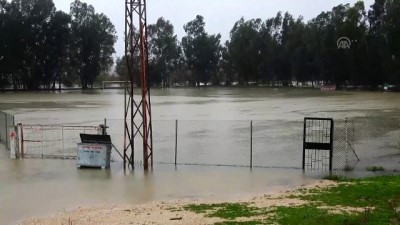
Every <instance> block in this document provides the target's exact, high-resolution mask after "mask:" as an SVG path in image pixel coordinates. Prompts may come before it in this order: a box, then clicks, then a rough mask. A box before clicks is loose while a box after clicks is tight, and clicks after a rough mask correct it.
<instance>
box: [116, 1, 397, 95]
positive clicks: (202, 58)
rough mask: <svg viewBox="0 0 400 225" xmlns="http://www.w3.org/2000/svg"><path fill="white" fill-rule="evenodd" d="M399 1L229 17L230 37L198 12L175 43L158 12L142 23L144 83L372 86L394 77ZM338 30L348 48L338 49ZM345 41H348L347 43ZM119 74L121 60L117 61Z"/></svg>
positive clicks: (168, 25) (167, 24)
mask: <svg viewBox="0 0 400 225" xmlns="http://www.w3.org/2000/svg"><path fill="white" fill-rule="evenodd" d="M399 12H400V1H397V0H376V1H375V3H374V4H373V5H372V6H371V7H370V9H366V6H365V5H364V3H363V2H362V1H360V2H357V3H356V4H354V5H353V6H351V5H349V4H346V5H343V4H342V5H339V6H337V7H334V8H333V9H332V10H331V11H328V12H322V13H321V14H320V15H318V16H317V17H315V18H314V19H312V20H310V21H308V22H305V21H304V20H303V18H302V17H299V18H297V19H296V18H294V17H293V16H292V15H291V14H289V13H284V14H283V13H281V12H279V13H278V14H277V15H276V16H275V17H273V18H269V19H267V20H265V21H263V20H261V19H251V20H245V19H243V18H242V19H240V20H239V21H237V22H236V23H235V24H234V26H233V28H232V30H231V32H230V39H229V40H228V41H226V42H225V43H224V44H221V43H220V42H221V36H220V35H219V34H218V35H210V34H208V33H206V31H205V29H204V27H205V23H204V18H203V17H202V16H197V17H196V18H195V19H194V20H193V21H190V22H188V23H187V24H186V25H185V26H184V30H185V32H186V36H184V37H183V38H182V40H181V42H179V41H178V39H177V37H176V35H175V34H174V31H173V30H174V28H173V25H172V24H171V23H170V22H169V21H166V20H165V19H163V18H160V19H159V20H158V22H157V23H156V24H154V25H151V26H150V27H149V44H150V48H149V49H150V56H151V57H150V71H151V82H153V83H155V84H160V83H163V84H164V85H166V86H168V85H169V84H171V83H184V82H186V81H189V82H190V83H191V84H192V85H199V84H200V83H205V84H207V83H210V82H211V83H213V84H221V83H225V84H226V85H229V84H232V83H233V82H238V83H240V84H253V83H255V84H260V83H264V84H272V85H273V84H275V83H278V82H279V83H281V84H289V83H290V82H291V81H299V82H305V81H325V82H331V83H336V84H338V85H343V86H345V85H348V84H352V85H365V86H371V87H377V86H378V85H380V84H383V83H392V84H400V13H399ZM340 37H347V38H349V39H350V40H351V41H352V43H350V44H351V48H350V49H341V48H338V45H337V44H338V43H337V41H338V39H339V38H340ZM349 47H350V46H349ZM116 68H117V73H118V74H120V75H122V76H124V73H123V71H124V69H123V68H124V59H122V58H120V59H119V60H118V62H117V66H116Z"/></svg>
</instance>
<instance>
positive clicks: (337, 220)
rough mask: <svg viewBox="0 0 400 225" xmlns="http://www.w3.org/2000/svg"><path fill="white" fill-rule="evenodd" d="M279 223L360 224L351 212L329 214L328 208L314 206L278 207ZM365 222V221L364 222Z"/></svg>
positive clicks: (308, 224) (312, 224) (297, 224)
mask: <svg viewBox="0 0 400 225" xmlns="http://www.w3.org/2000/svg"><path fill="white" fill-rule="evenodd" d="M276 214H277V218H278V219H277V221H278V223H279V224H293V225H294V224H296V225H320V224H329V225H361V224H364V223H360V217H359V216H358V215H351V214H347V213H344V214H331V213H328V210H325V209H318V208H316V207H309V206H301V207H293V208H291V207H278V208H277V209H276ZM365 224H366V223H365Z"/></svg>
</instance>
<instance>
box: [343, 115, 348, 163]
mask: <svg viewBox="0 0 400 225" xmlns="http://www.w3.org/2000/svg"><path fill="white" fill-rule="evenodd" d="M344 127H345V134H346V145H345V151H346V165H345V166H347V165H348V158H349V154H348V143H349V138H348V129H347V117H346V118H345V119H344Z"/></svg>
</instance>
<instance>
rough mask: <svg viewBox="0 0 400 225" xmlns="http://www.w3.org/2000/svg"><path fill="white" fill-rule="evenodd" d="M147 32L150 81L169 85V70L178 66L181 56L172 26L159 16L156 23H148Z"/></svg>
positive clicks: (165, 85)
mask: <svg viewBox="0 0 400 225" xmlns="http://www.w3.org/2000/svg"><path fill="white" fill-rule="evenodd" d="M148 33H149V55H150V57H149V58H150V59H149V64H150V65H149V66H150V68H151V70H150V73H151V74H150V82H151V83H162V84H163V86H164V87H169V86H170V84H171V78H170V75H171V72H172V71H173V70H175V69H176V68H177V67H178V66H179V62H180V56H181V49H180V46H179V44H178V39H177V36H176V35H175V34H174V26H173V25H172V24H171V23H170V22H169V21H168V20H165V19H164V18H162V17H161V18H159V19H158V20H157V23H156V24H152V25H149V27H148Z"/></svg>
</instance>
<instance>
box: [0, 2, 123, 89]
mask: <svg viewBox="0 0 400 225" xmlns="http://www.w3.org/2000/svg"><path fill="white" fill-rule="evenodd" d="M0 18H1V21H2V26H0V33H1V34H2V35H1V38H0V52H1V53H2V54H1V56H0V88H1V87H2V86H3V87H4V86H9V85H12V86H13V87H14V89H29V90H36V89H55V87H56V83H57V84H58V85H59V87H61V84H63V83H64V84H66V85H67V86H69V85H72V84H73V83H75V82H76V80H77V78H78V77H79V78H80V79H81V82H82V87H83V88H86V87H88V86H89V85H92V84H93V82H94V81H95V79H96V77H97V76H98V75H99V74H100V73H101V72H105V71H107V70H108V69H109V68H110V66H111V65H112V63H113V60H112V57H111V56H112V54H113V53H114V47H113V46H114V43H115V41H116V36H115V29H114V26H113V25H112V24H111V22H110V20H109V19H108V18H107V17H106V16H105V15H104V14H96V13H95V11H94V8H93V7H92V6H90V5H87V4H84V3H81V2H80V1H78V0H77V1H75V2H74V3H73V4H72V5H71V14H70V15H68V14H66V13H64V12H62V11H57V10H56V8H55V6H54V3H53V1H52V0H12V1H11V2H8V1H4V0H2V1H0Z"/></svg>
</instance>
